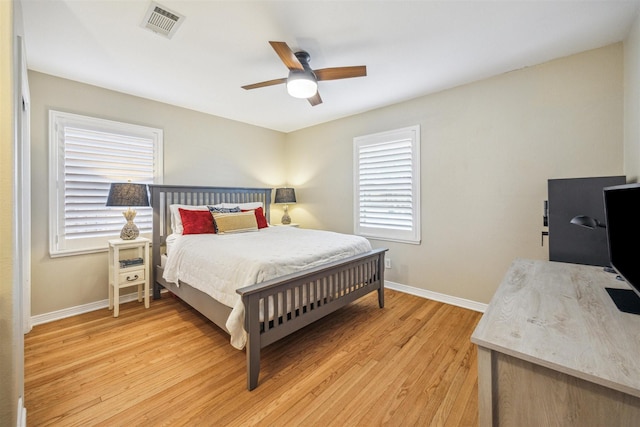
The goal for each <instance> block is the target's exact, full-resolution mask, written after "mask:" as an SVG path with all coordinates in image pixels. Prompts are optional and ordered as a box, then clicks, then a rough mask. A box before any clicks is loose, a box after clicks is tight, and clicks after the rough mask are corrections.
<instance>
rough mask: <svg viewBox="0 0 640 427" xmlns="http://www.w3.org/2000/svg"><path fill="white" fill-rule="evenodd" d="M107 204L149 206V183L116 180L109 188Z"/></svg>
mask: <svg viewBox="0 0 640 427" xmlns="http://www.w3.org/2000/svg"><path fill="white" fill-rule="evenodd" d="M106 205H107V206H149V195H148V194H147V184H133V183H131V182H114V183H112V184H111V188H110V189H109V196H108V197H107V204H106Z"/></svg>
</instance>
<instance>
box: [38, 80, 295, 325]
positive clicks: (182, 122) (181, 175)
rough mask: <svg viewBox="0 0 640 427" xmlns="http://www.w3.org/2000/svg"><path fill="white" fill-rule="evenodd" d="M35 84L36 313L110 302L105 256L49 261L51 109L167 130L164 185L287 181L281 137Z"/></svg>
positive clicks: (62, 85)
mask: <svg viewBox="0 0 640 427" xmlns="http://www.w3.org/2000/svg"><path fill="white" fill-rule="evenodd" d="M29 84H30V88H31V98H32V99H31V106H32V108H31V114H32V116H31V128H32V133H31V137H32V159H31V160H32V166H31V169H32V185H33V194H32V223H33V225H32V264H33V266H32V315H38V314H45V313H50V312H53V311H56V310H61V309H68V308H71V307H75V306H80V305H84V304H89V303H93V302H96V301H101V300H105V299H106V298H107V253H106V252H103V253H97V254H90V255H78V256H69V257H63V258H50V257H49V243H48V236H49V231H48V221H49V218H48V211H49V207H48V196H47V194H48V193H47V191H48V186H49V184H48V111H49V109H55V110H60V111H66V112H71V113H77V114H84V115H88V116H93V117H100V118H105V119H110V120H118V121H123V122H129V123H135V124H140V125H145V126H153V127H158V128H162V129H163V130H164V183H165V184H191V185H220V186H251V187H275V186H278V185H282V184H284V183H285V181H286V179H285V178H286V176H285V163H284V161H283V157H284V147H285V141H284V139H285V138H284V135H283V134H282V133H280V132H274V131H270V130H266V129H263V128H259V127H255V126H251V125H247V124H244V123H240V122H236V121H231V120H227V119H223V118H220V117H215V116H211V115H207V114H202V113H198V112H195V111H191V110H187V109H184V108H178V107H174V106H170V105H167V104H162V103H159V102H154V101H149V100H145V99H142V98H138V97H134V96H130V95H125V94H122V93H118V92H113V91H109V90H105V89H101V88H98V87H95V86H89V85H85V84H81V83H78V82H73V81H70V80H65V79H60V78H56V77H53V76H50V75H47V74H42V73H38V72H30V73H29ZM274 215H278V211H275V212H274ZM123 224H124V219H123Z"/></svg>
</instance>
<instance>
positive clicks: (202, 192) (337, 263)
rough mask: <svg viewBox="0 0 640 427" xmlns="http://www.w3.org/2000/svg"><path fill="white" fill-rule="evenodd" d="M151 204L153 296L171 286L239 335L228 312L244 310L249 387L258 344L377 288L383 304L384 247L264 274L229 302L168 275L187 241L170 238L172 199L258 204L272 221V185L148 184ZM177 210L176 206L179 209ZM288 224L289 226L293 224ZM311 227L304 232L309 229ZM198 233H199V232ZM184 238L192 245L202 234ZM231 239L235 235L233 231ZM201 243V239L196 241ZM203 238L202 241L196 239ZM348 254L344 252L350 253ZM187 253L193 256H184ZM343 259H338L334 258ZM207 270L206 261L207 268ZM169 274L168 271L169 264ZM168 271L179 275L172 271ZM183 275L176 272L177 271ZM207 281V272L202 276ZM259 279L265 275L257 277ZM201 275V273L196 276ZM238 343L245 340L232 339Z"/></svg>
mask: <svg viewBox="0 0 640 427" xmlns="http://www.w3.org/2000/svg"><path fill="white" fill-rule="evenodd" d="M149 187H150V192H151V206H152V209H153V239H152V262H153V265H154V268H153V269H152V275H153V278H152V279H153V298H154V299H158V298H161V290H162V289H163V288H165V289H167V290H169V291H170V292H172V293H173V294H175V295H176V296H178V297H179V298H180V299H182V300H183V301H185V302H186V303H187V304H189V305H190V306H191V307H193V308H194V309H196V310H197V311H198V312H200V313H201V314H203V315H204V316H205V317H207V318H208V319H209V320H211V321H212V322H213V323H215V324H216V325H217V326H219V327H220V328H222V329H223V330H224V331H226V332H227V333H229V334H230V335H231V341H232V343H233V337H234V334H235V333H236V332H235V331H234V328H235V327H234V326H233V325H231V327H228V326H229V321H230V319H232V318H234V317H237V316H241V317H240V318H239V321H240V323H241V327H242V329H243V332H244V337H245V342H244V343H240V344H244V347H245V351H246V357H247V388H248V389H249V390H253V389H255V388H256V387H257V386H258V377H259V373H260V350H261V349H262V348H263V347H265V346H267V345H269V344H271V343H273V342H275V341H277V340H279V339H281V338H284V337H286V336H287V335H290V334H292V333H294V332H296V331H298V330H300V329H302V328H303V327H305V326H307V325H309V324H311V323H313V322H315V321H316V320H318V319H320V318H322V317H324V316H326V315H328V314H330V313H332V312H334V311H336V310H338V309H339V308H342V307H344V306H345V305H347V304H349V303H351V302H353V301H355V300H357V299H358V298H360V297H362V296H364V295H366V294H369V293H370V292H374V291H376V292H377V294H378V305H379V306H380V308H383V307H384V256H385V252H386V249H371V248H370V247H369V248H368V249H366V250H363V249H362V248H359V249H358V250H359V251H360V252H359V253H357V254H355V255H344V256H338V257H333V260H332V261H330V262H326V263H325V262H320V263H319V262H315V263H314V264H315V265H314V266H312V267H310V268H304V269H300V270H298V271H295V272H292V273H289V274H285V275H282V276H278V277H273V278H270V277H269V276H265V277H266V278H267V279H266V280H264V281H260V282H259V283H251V284H247V283H244V285H242V287H239V288H237V289H235V292H236V293H237V295H238V296H239V298H237V297H236V298H237V300H238V301H240V303H239V305H240V309H239V308H238V304H235V305H233V304H230V303H229V301H228V300H227V301H225V302H226V304H225V303H223V302H221V301H220V300H221V299H223V298H218V299H216V298H214V296H212V294H211V292H209V291H208V290H206V289H205V288H203V287H202V286H200V284H194V285H192V284H190V283H189V282H186V281H183V280H181V279H178V280H175V281H174V279H173V278H172V279H171V280H166V279H165V278H164V276H165V267H168V270H169V269H170V268H172V264H171V262H170V261H174V260H173V259H171V258H169V260H167V258H166V253H167V247H168V246H169V247H172V249H171V256H174V255H175V254H177V253H179V252H178V251H179V250H180V249H181V246H180V245H178V244H176V245H175V246H176V248H174V244H173V243H171V238H172V237H174V236H173V235H172V234H173V233H172V231H173V230H172V227H171V215H172V208H170V207H171V205H174V208H173V209H174V210H175V205H186V206H183V207H185V208H188V206H193V207H194V209H195V206H222V205H250V204H260V205H261V206H263V212H264V216H265V218H266V220H267V221H268V220H269V218H270V202H271V189H270V188H236V187H200V186H175V185H150V186H149ZM174 213H175V211H174ZM285 229H289V230H288V231H287V230H285ZM262 232H265V233H263V234H261V236H266V235H268V234H272V235H274V236H276V237H277V238H279V239H283V238H284V239H288V238H289V237H288V236H289V234H290V233H302V232H303V231H302V230H299V231H294V230H292V229H290V228H289V227H274V226H270V227H268V228H265V229H262V230H260V233H262ZM310 232H311V231H306V232H305V233H310ZM239 234H247V235H250V234H254V233H238V236H233V239H236V240H238V241H240V240H241V239H244V238H245V237H246V236H239ZM196 237H197V236H196ZM196 237H194V238H191V239H190V240H188V239H184V238H183V239H182V242H183V243H182V246H188V245H187V243H185V242H187V241H188V242H189V243H190V244H191V243H192V242H195V241H197V240H198V238H196ZM230 239H231V238H230ZM193 244H195V243H193ZM198 244H199V243H198ZM345 253H346V252H345ZM185 258H189V256H186V257H185ZM336 258H337V259H336ZM201 270H203V271H205V272H206V271H207V268H206V267H203V268H201ZM167 273H170V271H167ZM167 276H168V277H173V276H172V275H171V274H168V275H167ZM176 277H177V276H176ZM200 280H201V279H200ZM259 280H260V279H259ZM193 281H194V282H196V281H197V280H196V278H195V277H194V279H193ZM234 346H235V347H237V348H240V347H241V346H239V345H237V343H236V344H235V345H234Z"/></svg>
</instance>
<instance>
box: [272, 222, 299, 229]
mask: <svg viewBox="0 0 640 427" xmlns="http://www.w3.org/2000/svg"><path fill="white" fill-rule="evenodd" d="M271 225H275V226H276V227H296V228H297V227H300V224H296V223H295V222H292V223H291V224H271Z"/></svg>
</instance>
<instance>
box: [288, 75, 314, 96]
mask: <svg viewBox="0 0 640 427" xmlns="http://www.w3.org/2000/svg"><path fill="white" fill-rule="evenodd" d="M287 92H288V93H289V95H291V96H293V97H294V98H305V99H306V98H311V97H312V96H314V95H315V94H316V93H318V82H317V81H316V79H315V78H314V76H313V75H310V74H309V73H307V72H299V71H294V70H292V71H291V72H290V73H289V77H288V78H287Z"/></svg>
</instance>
